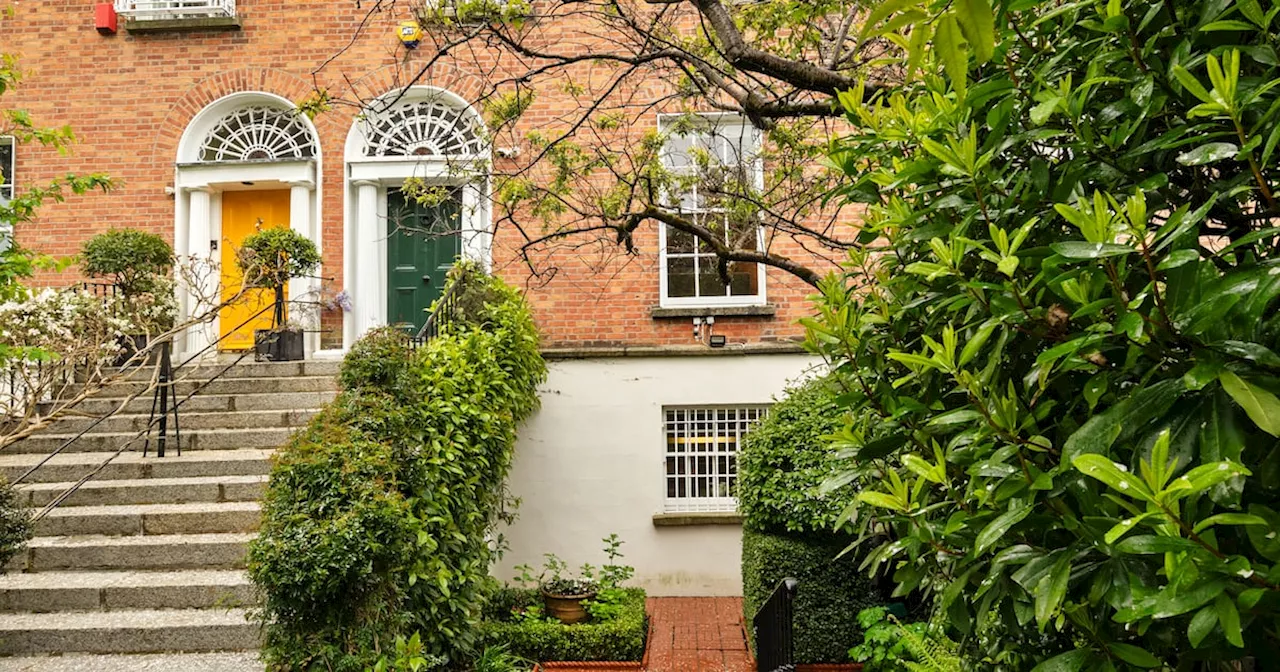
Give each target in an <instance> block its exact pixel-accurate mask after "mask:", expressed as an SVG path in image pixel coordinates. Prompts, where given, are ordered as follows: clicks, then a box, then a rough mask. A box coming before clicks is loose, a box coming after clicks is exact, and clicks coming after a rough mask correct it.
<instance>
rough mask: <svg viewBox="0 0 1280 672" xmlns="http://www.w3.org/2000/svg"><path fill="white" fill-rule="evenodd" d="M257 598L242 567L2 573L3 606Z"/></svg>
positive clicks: (178, 605) (149, 604) (245, 601)
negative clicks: (177, 570) (3, 574)
mask: <svg viewBox="0 0 1280 672" xmlns="http://www.w3.org/2000/svg"><path fill="white" fill-rule="evenodd" d="M254 604H256V597H255V593H254V590H253V584H251V583H250V582H249V577H248V576H247V575H246V574H245V573H244V572H242V571H239V570H228V569H212V570H210V569H204V570H201V569H191V570H185V571H179V572H133V571H121V572H109V571H108V572H72V571H68V572H40V573H35V574H9V575H6V576H0V612H4V613H15V612H32V613H53V612H59V611H94V610H102V611H120V610H122V609H213V608H222V609H226V608H229V607H248V606H252V605H254Z"/></svg>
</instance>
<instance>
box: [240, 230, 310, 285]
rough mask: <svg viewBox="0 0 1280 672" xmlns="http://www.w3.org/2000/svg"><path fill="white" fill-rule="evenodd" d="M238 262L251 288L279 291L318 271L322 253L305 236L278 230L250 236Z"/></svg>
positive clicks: (241, 249)
mask: <svg viewBox="0 0 1280 672" xmlns="http://www.w3.org/2000/svg"><path fill="white" fill-rule="evenodd" d="M236 262H237V263H238V264H239V266H240V270H241V271H243V272H244V276H245V281H246V282H247V283H249V285H250V286H253V287H266V288H270V289H278V288H280V287H284V286H285V284H287V283H288V282H289V280H291V279H293V278H300V277H304V276H306V275H308V274H310V273H312V272H314V271H315V270H316V268H317V267H319V266H320V252H319V251H317V250H316V244H315V243H314V242H312V241H311V239H309V238H307V237H306V236H304V235H302V234H301V233H298V232H297V231H294V230H293V229H290V228H288V227H278V228H272V229H262V230H260V231H258V232H257V233H252V234H250V235H248V236H246V237H245V239H244V243H243V244H242V245H241V247H240V250H239V251H238V253H237V255H236Z"/></svg>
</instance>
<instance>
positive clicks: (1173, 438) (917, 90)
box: [809, 0, 1280, 672]
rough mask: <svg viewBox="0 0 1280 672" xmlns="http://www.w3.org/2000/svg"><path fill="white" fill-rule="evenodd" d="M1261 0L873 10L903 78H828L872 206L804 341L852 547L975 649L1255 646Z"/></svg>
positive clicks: (1263, 643) (1277, 290) (1278, 549)
mask: <svg viewBox="0 0 1280 672" xmlns="http://www.w3.org/2000/svg"><path fill="white" fill-rule="evenodd" d="M1274 4H1275V3H1273V2H1258V1H1257V0H1234V1H1233V0H1179V1H1177V2H1173V1H1166V2H1136V1H1130V0H1109V1H1107V2H1103V1H1100V0H1099V1H1093V0H1086V1H1083V2H1040V1H1037V0H1029V1H1028V0H996V1H995V2H992V3H987V2H974V1H956V2H950V1H944V0H938V1H936V2H934V1H929V2H906V3H893V2H889V3H883V4H881V5H878V6H877V8H876V9H875V10H874V11H873V12H872V13H871V16H870V17H869V19H868V30H867V31H866V32H867V34H868V35H869V36H870V35H876V34H881V33H883V34H890V35H892V39H894V40H897V44H899V45H901V47H902V52H901V56H902V58H903V61H902V62H901V64H900V65H901V66H902V68H903V72H904V73H908V72H912V71H913V70H914V71H915V72H917V73H918V72H920V71H923V73H924V77H923V78H920V77H917V78H915V79H910V80H906V81H904V82H902V83H897V84H886V85H885V86H884V87H882V88H880V89H879V90H878V91H877V92H875V93H874V95H871V96H868V97H866V98H864V95H863V94H865V93H868V91H857V92H852V93H851V94H849V95H843V96H842V102H843V103H844V104H845V105H846V107H847V109H848V111H849V115H848V120H849V122H850V123H851V124H852V125H853V129H852V131H851V133H850V134H849V135H848V137H846V138H844V139H843V140H842V141H841V142H840V143H838V146H836V147H835V149H834V153H833V160H834V161H836V162H837V163H838V164H839V165H841V166H843V167H844V168H845V170H846V172H847V173H848V175H849V176H850V181H851V186H850V187H849V189H847V190H846V192H845V194H844V195H845V196H847V197H848V198H850V199H852V200H856V201H859V202H863V203H865V204H866V205H867V211H866V212H867V214H866V221H865V229H864V231H863V232H862V235H861V238H860V241H861V243H862V244H861V245H858V246H855V248H854V249H853V250H852V254H851V256H850V258H849V260H848V263H847V265H846V272H845V273H844V274H843V276H842V277H837V278H832V279H831V280H829V281H827V282H824V283H823V285H822V288H821V292H822V296H821V300H820V302H819V308H820V310H821V317H820V318H819V319H817V320H815V321H812V322H810V323H809V326H810V332H811V345H812V347H813V348H814V350H816V351H817V352H820V353H822V354H824V355H826V356H827V357H829V358H830V359H831V360H832V361H833V363H834V364H835V365H836V366H835V369H836V371H837V372H838V373H839V375H840V376H841V378H842V380H843V383H844V384H845V386H846V388H847V390H848V392H847V393H846V394H845V395H844V397H843V401H844V402H845V403H846V404H847V406H848V407H849V410H850V413H851V415H852V417H854V418H856V419H857V420H858V421H857V422H856V423H855V424H854V425H853V426H852V427H851V428H850V430H849V431H848V432H847V433H844V434H843V436H842V437H841V439H840V441H839V443H838V446H837V447H838V449H839V450H841V451H842V452H844V453H847V454H850V455H852V456H854V458H855V461H856V462H857V467H856V468H855V469H854V470H852V471H851V472H850V473H849V474H847V475H846V478H855V479H856V480H855V481H854V483H853V484H852V485H851V486H850V488H851V489H854V488H861V492H860V493H859V498H860V500H861V501H862V502H863V503H864V504H865V507H864V509H863V510H862V511H861V512H860V518H861V521H862V523H864V524H865V525H866V527H867V531H868V532H874V533H880V534H884V535H885V537H886V538H885V539H883V543H880V542H869V544H868V550H869V551H870V565H869V566H870V567H871V568H873V569H875V570H878V571H880V572H882V573H884V574H885V575H888V576H891V577H892V578H893V579H894V580H896V581H897V582H898V583H899V584H900V589H902V590H912V589H922V590H924V591H926V592H927V593H928V594H929V595H931V596H932V597H933V600H934V604H935V606H936V609H937V610H938V612H939V614H940V616H941V617H943V619H944V620H945V623H946V624H947V625H948V626H949V628H950V633H949V634H950V635H951V636H952V638H953V639H956V640H957V641H959V642H960V643H961V644H962V646H963V652H964V654H965V655H966V656H967V657H969V658H970V662H971V664H972V665H973V668H974V669H983V670H1017V671H1019V672H1021V671H1024V670H1030V669H1038V670H1040V671H1041V672H1045V671H1049V670H1052V671H1062V672H1077V671H1080V670H1133V669H1143V670H1146V669H1177V670H1179V671H1180V672H1181V671H1203V670H1214V671H1216V670H1244V669H1273V668H1274V666H1275V665H1276V661H1280V631H1278V630H1277V625H1276V624H1277V623H1278V622H1280V542H1278V541H1277V539H1276V530H1277V529H1280V440H1278V437H1280V398H1278V396H1277V395H1280V354H1278V353H1280V306H1278V305H1277V298H1278V297H1280V259H1278V258H1277V253H1278V252H1280V242H1277V237H1278V236H1280V230H1278V229H1277V228H1275V227H1276V225H1277V222H1280V202H1277V196H1276V193H1275V190H1276V187H1277V186H1278V183H1277V172H1276V158H1277V155H1276V153H1275V150H1276V148H1277V146H1280V58H1278V57H1277V51H1276V46H1277V43H1276V23H1275V21H1274V19H1275V18H1276V15H1277V13H1278V11H1277V8H1276V7H1275V6H1274ZM971 57H972V58H971ZM944 75H945V76H944ZM867 98H869V99H870V100H869V102H868V100H867ZM1037 666H1039V667H1037Z"/></svg>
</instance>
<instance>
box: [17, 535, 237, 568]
mask: <svg viewBox="0 0 1280 672" xmlns="http://www.w3.org/2000/svg"><path fill="white" fill-rule="evenodd" d="M254 536H256V535H254V534H253V533H244V532H230V533H219V534H163V535H155V536H152V535H138V536H131V537H113V536H67V537H36V538H34V539H32V540H31V542H30V543H29V544H27V549H26V552H25V553H20V554H19V555H18V556H17V557H15V558H14V559H13V560H11V561H10V562H9V567H8V569H9V571H27V572H47V571H57V570H77V571H83V570H97V569H119V570H144V569H164V570H175V569H188V568H190V569H242V568H243V567H244V566H245V553H246V551H247V550H248V544H249V542H250V541H252V540H253V538H254Z"/></svg>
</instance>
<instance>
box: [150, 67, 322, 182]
mask: <svg viewBox="0 0 1280 672" xmlns="http://www.w3.org/2000/svg"><path fill="white" fill-rule="evenodd" d="M248 91H256V92H262V93H267V94H272V95H274V96H278V97H279V98H281V99H284V100H289V101H294V102H296V101H300V100H303V99H305V98H306V97H307V96H308V95H310V94H311V93H312V91H313V88H312V83H311V82H310V81H309V80H307V79H304V78H302V77H299V76H297V75H294V74H292V73H289V72H286V71H284V70H277V69H274V68H242V69H240V70H231V71H228V72H223V73H220V74H217V75H213V76H211V77H207V78H205V79H203V80H201V81H200V82H197V83H196V84H195V85H193V86H192V87H191V88H190V89H188V90H187V92H186V93H184V94H183V96H182V98H181V99H179V100H178V102H177V103H175V104H174V106H173V107H172V108H170V110H169V113H168V114H167V115H166V116H165V119H164V121H163V122H162V123H161V124H160V128H159V130H158V132H157V134H156V139H155V145H154V147H153V152H152V156H154V157H157V160H160V161H165V160H169V161H172V160H173V157H176V156H177V155H178V146H179V144H180V143H181V142H182V137H183V134H184V133H186V131H187V128H188V127H189V126H190V124H191V122H192V120H194V119H195V118H196V116H197V115H199V114H200V112H201V111H203V110H204V109H205V108H207V107H208V106H209V105H211V104H212V103H214V102H215V101H217V100H219V99H222V98H226V97H227V96H230V95H232V94H236V93H244V92H248ZM327 116H328V115H320V116H319V117H317V118H316V119H315V126H316V131H317V133H318V134H319V136H320V138H321V140H322V142H323V139H324V138H327V137H335V136H336V137H338V138H342V137H345V134H346V129H345V124H337V125H334V124H335V120H333V119H327V118H326V117H327ZM331 134H333V135H331Z"/></svg>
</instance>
